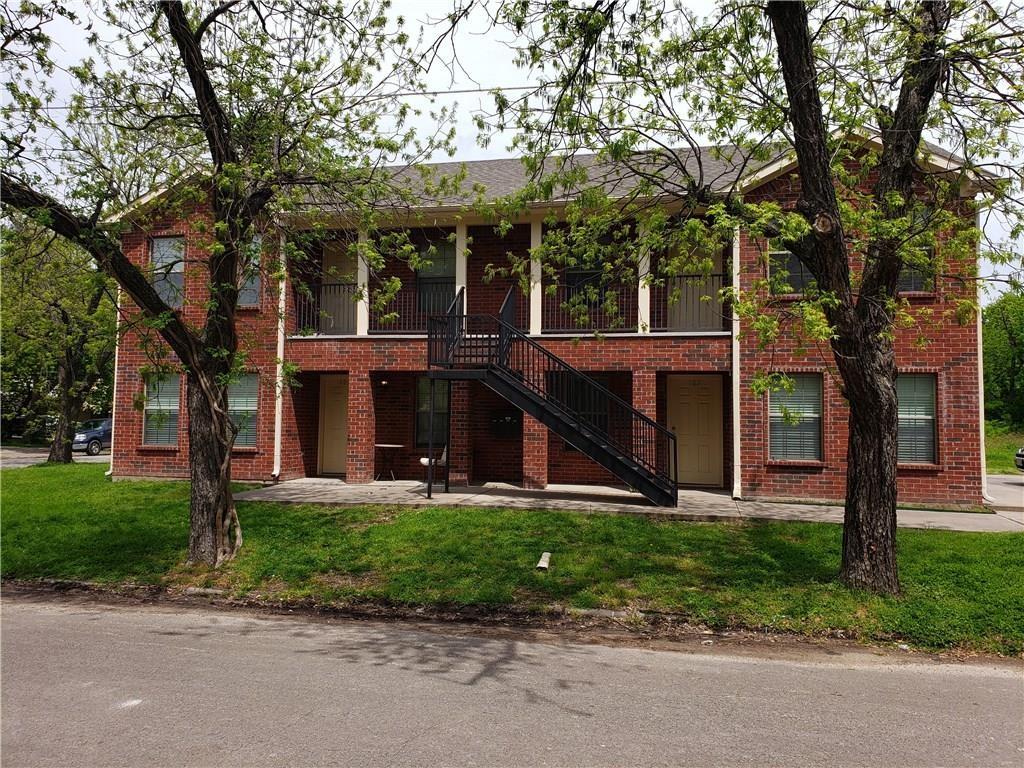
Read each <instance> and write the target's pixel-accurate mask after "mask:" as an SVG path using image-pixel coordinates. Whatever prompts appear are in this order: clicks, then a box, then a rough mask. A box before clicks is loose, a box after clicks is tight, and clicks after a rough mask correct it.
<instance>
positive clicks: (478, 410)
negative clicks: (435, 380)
mask: <svg viewBox="0 0 1024 768" xmlns="http://www.w3.org/2000/svg"><path fill="white" fill-rule="evenodd" d="M505 416H508V417H509V418H511V419H512V424H511V425H510V426H509V427H504V426H498V427H497V428H496V426H495V424H494V423H493V419H494V418H501V417H505ZM506 429H507V430H508V431H507V432H506V431H505V430H506ZM545 431H546V430H545ZM469 433H470V439H471V441H472V457H473V466H472V475H471V479H472V481H473V482H474V483H486V482H505V483H521V482H522V480H523V414H522V412H521V411H519V410H518V409H517V408H516V407H515V406H513V405H511V404H510V403H508V402H507V401H506V400H505V399H504V398H502V397H501V396H500V395H497V394H495V393H494V392H493V391H492V390H490V389H488V388H487V387H486V386H484V385H483V384H481V383H480V382H478V381H472V382H469Z"/></svg>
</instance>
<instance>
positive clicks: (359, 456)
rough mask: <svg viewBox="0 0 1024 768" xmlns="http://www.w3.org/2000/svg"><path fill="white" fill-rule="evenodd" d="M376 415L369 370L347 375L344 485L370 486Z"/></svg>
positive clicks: (372, 469)
mask: <svg viewBox="0 0 1024 768" xmlns="http://www.w3.org/2000/svg"><path fill="white" fill-rule="evenodd" d="M376 436H377V415H376V413H375V412H374V404H373V386H372V384H371V382H370V374H369V372H368V371H358V372H351V373H349V376H348V457H347V460H346V465H345V482H348V483H372V482H373V474H374V469H375V466H374V461H375V456H374V453H375V452H374V448H373V444H374V443H375V442H376Z"/></svg>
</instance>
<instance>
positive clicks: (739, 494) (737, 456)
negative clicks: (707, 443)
mask: <svg viewBox="0 0 1024 768" xmlns="http://www.w3.org/2000/svg"><path fill="white" fill-rule="evenodd" d="M732 290H733V302H732V366H731V368H732V497H733V498H734V499H741V498H743V465H742V461H741V456H742V452H741V450H740V437H741V434H742V430H741V423H740V422H741V418H740V415H741V414H740V315H739V312H738V311H737V309H736V299H737V298H738V297H739V292H740V230H739V227H737V228H736V232H735V234H734V235H733V239H732Z"/></svg>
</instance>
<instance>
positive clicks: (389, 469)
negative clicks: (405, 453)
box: [373, 443, 405, 480]
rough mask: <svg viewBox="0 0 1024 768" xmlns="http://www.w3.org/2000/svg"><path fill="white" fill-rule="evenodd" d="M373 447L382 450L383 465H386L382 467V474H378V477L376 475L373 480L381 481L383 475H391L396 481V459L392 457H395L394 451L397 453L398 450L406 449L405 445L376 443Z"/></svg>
mask: <svg viewBox="0 0 1024 768" xmlns="http://www.w3.org/2000/svg"><path fill="white" fill-rule="evenodd" d="M373 447H374V448H380V449H381V459H382V461H381V464H383V465H384V466H383V467H381V470H380V472H378V473H377V474H376V475H374V477H373V479H374V480H379V479H380V477H381V475H384V474H389V475H391V479H392V480H394V479H395V468H394V463H393V462H394V459H393V458H392V457H393V454H394V451H396V450H398V449H400V448H405V446H404V445H399V444H398V443H374V444H373Z"/></svg>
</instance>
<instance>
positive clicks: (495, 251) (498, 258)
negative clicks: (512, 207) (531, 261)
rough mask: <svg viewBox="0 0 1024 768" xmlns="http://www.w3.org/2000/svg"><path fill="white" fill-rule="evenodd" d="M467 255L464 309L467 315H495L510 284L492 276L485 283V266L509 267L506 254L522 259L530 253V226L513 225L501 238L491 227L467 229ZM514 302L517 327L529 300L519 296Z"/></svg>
mask: <svg viewBox="0 0 1024 768" xmlns="http://www.w3.org/2000/svg"><path fill="white" fill-rule="evenodd" d="M466 234H467V237H468V238H469V240H470V241H471V242H470V246H469V250H470V254H469V258H468V259H467V264H466V286H467V291H466V306H467V311H468V312H469V313H471V314H474V313H475V314H485V315H496V314H498V311H499V310H500V309H501V303H502V302H503V301H504V299H505V294H507V293H508V289H509V286H510V285H511V284H512V281H511V280H510V279H509V278H500V277H496V278H494V279H493V280H491V281H490V282H489V283H488V282H485V279H484V278H485V276H486V274H487V267H488V265H493V266H495V267H508V266H509V263H510V262H509V258H508V254H509V252H511V253H513V254H515V255H516V256H518V257H520V258H526V257H528V255H529V251H530V225H529V224H517V225H515V226H514V227H512V229H511V230H510V231H509V232H508V233H507V234H506V235H505V236H504V237H502V236H501V235H500V234H499V233H498V232H496V231H495V228H494V227H489V226H486V227H467V232H466ZM518 298H519V302H518V309H519V310H520V312H519V321H520V327H524V328H525V327H528V325H527V323H526V322H524V320H526V318H527V317H528V316H529V300H528V298H527V297H526V296H525V295H524V296H520V297H518Z"/></svg>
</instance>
